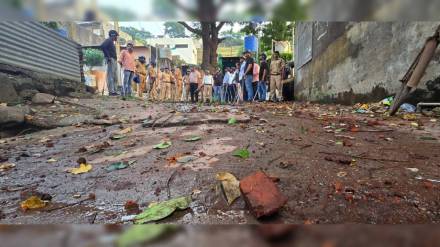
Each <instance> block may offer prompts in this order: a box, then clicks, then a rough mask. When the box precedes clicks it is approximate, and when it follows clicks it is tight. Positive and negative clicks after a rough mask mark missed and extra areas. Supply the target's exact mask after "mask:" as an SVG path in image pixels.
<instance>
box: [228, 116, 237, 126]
mask: <svg viewBox="0 0 440 247" xmlns="http://www.w3.org/2000/svg"><path fill="white" fill-rule="evenodd" d="M236 123H237V119H236V118H235V117H231V118H230V119H229V120H228V124H229V125H234V124H236Z"/></svg>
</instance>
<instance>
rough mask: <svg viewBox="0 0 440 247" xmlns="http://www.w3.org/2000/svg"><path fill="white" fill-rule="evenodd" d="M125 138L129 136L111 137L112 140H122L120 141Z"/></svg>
mask: <svg viewBox="0 0 440 247" xmlns="http://www.w3.org/2000/svg"><path fill="white" fill-rule="evenodd" d="M125 137H127V136H126V135H112V136H110V139H112V140H120V139H123V138H125Z"/></svg>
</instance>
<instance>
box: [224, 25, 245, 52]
mask: <svg viewBox="0 0 440 247" xmlns="http://www.w3.org/2000/svg"><path fill="white" fill-rule="evenodd" d="M219 36H220V37H222V38H223V41H222V42H221V43H220V44H219V46H220V47H231V46H243V38H244V36H245V33H244V32H234V31H233V30H232V28H231V29H229V30H227V31H224V32H221V33H220V35H219Z"/></svg>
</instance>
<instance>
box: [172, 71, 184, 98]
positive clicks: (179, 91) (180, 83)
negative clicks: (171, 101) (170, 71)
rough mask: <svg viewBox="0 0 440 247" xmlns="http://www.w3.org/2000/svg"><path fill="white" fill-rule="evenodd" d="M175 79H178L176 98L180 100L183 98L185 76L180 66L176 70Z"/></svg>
mask: <svg viewBox="0 0 440 247" xmlns="http://www.w3.org/2000/svg"><path fill="white" fill-rule="evenodd" d="M174 79H175V80H176V84H175V86H176V93H175V94H176V100H177V101H179V102H180V101H181V100H182V88H183V76H182V70H181V69H180V68H179V67H176V69H175V70H174Z"/></svg>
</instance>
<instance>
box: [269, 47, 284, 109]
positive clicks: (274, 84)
mask: <svg viewBox="0 0 440 247" xmlns="http://www.w3.org/2000/svg"><path fill="white" fill-rule="evenodd" d="M283 71H284V61H283V59H282V58H280V53H279V52H278V51H275V52H274V54H273V56H272V61H271V62H270V97H271V98H272V101H273V102H276V101H281V100H282V99H283V84H282V76H281V75H282V73H283ZM277 91H278V97H277Z"/></svg>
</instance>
